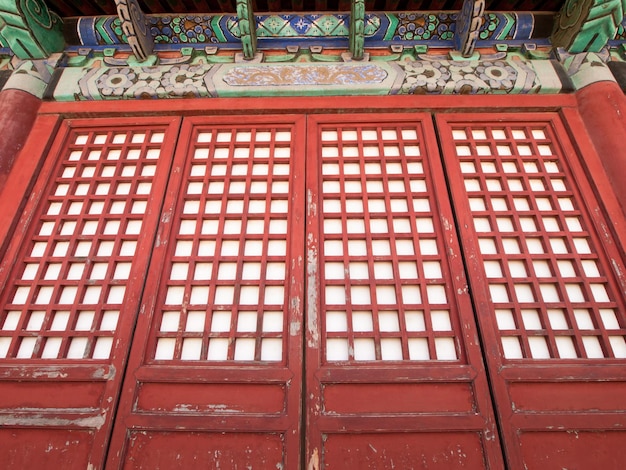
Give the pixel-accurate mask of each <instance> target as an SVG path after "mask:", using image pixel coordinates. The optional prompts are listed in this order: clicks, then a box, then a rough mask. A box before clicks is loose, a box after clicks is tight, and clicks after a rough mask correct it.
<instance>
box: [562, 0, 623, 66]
mask: <svg viewBox="0 0 626 470" xmlns="http://www.w3.org/2000/svg"><path fill="white" fill-rule="evenodd" d="M624 3H626V2H625V0H567V1H566V2H565V4H564V5H563V7H562V8H561V11H560V12H559V13H558V14H557V15H556V17H555V19H554V29H553V31H552V36H551V38H550V39H551V41H552V45H553V46H554V47H557V48H559V47H560V48H563V49H565V50H566V51H567V52H569V53H572V54H577V53H579V52H600V51H601V50H602V49H603V48H604V47H606V45H607V43H608V42H609V41H610V40H611V39H613V38H615V34H616V33H617V29H618V28H619V25H620V24H621V22H622V20H623V18H624V10H625V8H624Z"/></svg>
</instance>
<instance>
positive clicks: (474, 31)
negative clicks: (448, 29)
mask: <svg viewBox="0 0 626 470" xmlns="http://www.w3.org/2000/svg"><path fill="white" fill-rule="evenodd" d="M484 14H485V0H464V1H463V9H462V10H461V11H460V12H459V16H458V17H457V20H456V34H455V35H454V47H455V49H456V50H457V51H459V52H460V53H461V55H462V56H463V57H470V56H471V55H472V54H473V53H474V48H475V47H476V41H477V40H478V34H479V32H480V27H481V26H482V24H483V21H484Z"/></svg>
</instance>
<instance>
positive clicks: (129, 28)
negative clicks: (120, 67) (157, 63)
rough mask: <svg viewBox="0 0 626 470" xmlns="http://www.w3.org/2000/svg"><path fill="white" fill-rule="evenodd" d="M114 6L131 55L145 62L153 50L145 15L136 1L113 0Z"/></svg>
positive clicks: (152, 39)
mask: <svg viewBox="0 0 626 470" xmlns="http://www.w3.org/2000/svg"><path fill="white" fill-rule="evenodd" d="M115 6H116V8H117V15H118V16H119V18H120V21H121V22H122V31H123V32H124V34H125V35H126V38H127V40H128V45H129V46H130V47H131V49H132V51H133V54H135V57H137V59H139V60H146V59H147V58H148V56H149V55H150V54H152V51H153V49H154V38H153V37H152V33H151V32H150V25H149V23H148V19H147V18H146V15H144V13H143V11H141V7H140V6H139V3H138V2H137V0H115Z"/></svg>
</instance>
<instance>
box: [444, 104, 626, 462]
mask: <svg viewBox="0 0 626 470" xmlns="http://www.w3.org/2000/svg"><path fill="white" fill-rule="evenodd" d="M437 123H438V125H439V127H438V128H439V132H440V139H441V142H442V148H443V154H444V158H445V165H446V170H447V175H448V178H449V184H450V188H451V193H452V200H453V204H454V207H455V209H456V214H457V220H458V224H459V226H460V227H461V228H462V229H461V234H462V235H461V240H462V245H463V253H464V258H465V262H466V263H467V269H468V272H469V273H470V274H469V279H470V288H471V291H472V294H473V300H474V307H475V312H476V318H477V319H478V322H479V325H480V330H481V333H482V338H483V348H484V354H485V358H486V361H487V366H488V369H489V371H490V378H491V383H492V387H493V390H492V391H493V394H494V402H495V404H496V408H497V411H498V415H499V417H500V424H501V429H502V436H503V442H504V444H505V449H506V454H507V458H508V462H509V465H510V466H511V468H541V469H544V468H559V469H560V468H621V467H622V466H623V462H624V460H625V459H626V448H625V447H624V445H623V443H624V442H626V432H625V431H624V428H625V427H626V414H625V411H626V368H625V367H624V366H625V364H626V362H625V359H626V340H625V337H626V316H625V312H626V305H625V303H624V301H625V298H626V296H625V293H626V275H625V273H626V270H625V268H624V253H623V251H621V252H620V250H619V249H618V247H617V246H616V244H615V241H614V238H613V236H612V234H611V229H610V224H608V223H607V219H606V216H605V215H604V212H603V210H602V208H601V207H600V206H599V204H598V202H597V199H596V196H595V194H594V192H593V190H592V187H591V185H590V184H589V181H588V174H587V173H586V172H585V166H583V165H581V160H580V159H579V156H578V154H577V151H576V148H575V147H574V146H573V145H572V142H571V141H570V138H569V136H568V134H567V131H566V129H565V127H564V126H563V123H562V121H561V118H560V117H559V115H557V114H556V113H546V114H527V115H521V116H520V115H514V116H512V115H503V114H498V115H488V114H480V115H476V114H473V115H463V114H459V115H440V116H438V120H437ZM579 132H580V133H583V132H584V131H581V130H580V129H579ZM592 164H593V155H592V154H589V155H586V162H585V165H586V167H587V168H588V167H589V166H591V165H592ZM594 177H595V178H597V184H602V181H605V179H603V177H602V174H601V172H598V171H596V173H594ZM615 216H616V217H617V220H616V222H617V223H618V224H620V222H621V221H622V220H623V216H622V214H619V213H616V214H615Z"/></svg>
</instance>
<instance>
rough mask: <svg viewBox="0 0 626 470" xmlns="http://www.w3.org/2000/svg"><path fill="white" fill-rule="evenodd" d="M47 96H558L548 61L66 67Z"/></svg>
mask: <svg viewBox="0 0 626 470" xmlns="http://www.w3.org/2000/svg"><path fill="white" fill-rule="evenodd" d="M57 74H58V76H57V77H56V78H57V80H56V81H55V83H54V85H53V87H51V89H50V90H48V97H49V98H51V99H55V100H58V101H75V100H77V101H82V100H109V99H139V98H148V99H155V98H185V97H186V98H190V97H230V96H296V95H297V96H317V95H336V96H337V95H351V94H359V95H389V94H435V95H436V94H444V95H445V94H482V93H502V94H526V93H531V94H536V93H558V92H561V91H563V88H564V85H563V83H562V82H561V81H560V79H559V76H558V73H557V71H556V70H555V69H554V66H553V64H552V62H551V61H546V60H524V59H521V58H519V57H516V58H511V59H508V60H507V59H501V60H467V61H462V60H413V61H410V60H407V61H399V62H345V63H292V64H267V63H258V64H256V63H230V64H207V63H196V64H182V65H171V66H168V65H160V66H155V67H130V66H126V67H98V68H78V67H72V68H66V69H60V70H59V71H58V72H57Z"/></svg>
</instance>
